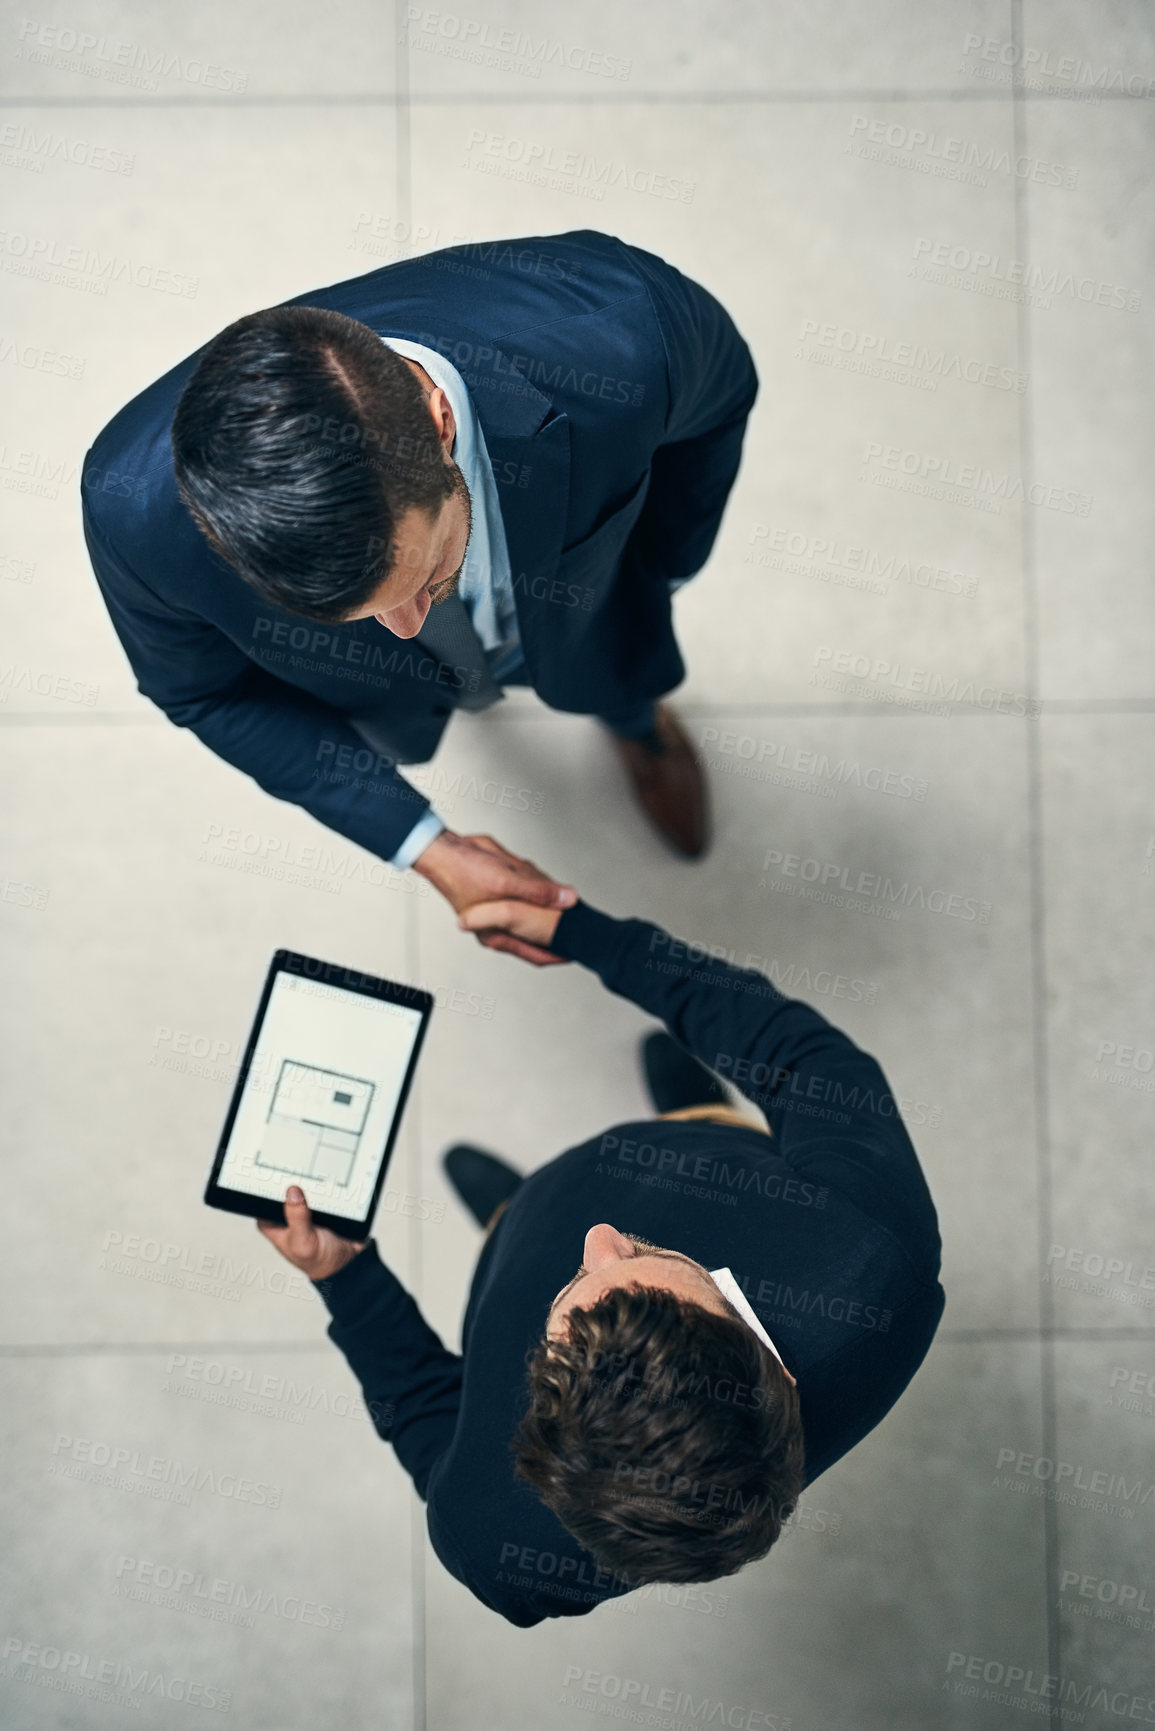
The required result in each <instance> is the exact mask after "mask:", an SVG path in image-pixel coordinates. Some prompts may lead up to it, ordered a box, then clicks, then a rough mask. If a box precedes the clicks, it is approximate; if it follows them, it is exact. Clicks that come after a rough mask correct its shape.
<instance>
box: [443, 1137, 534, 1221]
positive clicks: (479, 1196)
mask: <svg viewBox="0 0 1155 1731" xmlns="http://www.w3.org/2000/svg"><path fill="white" fill-rule="evenodd" d="M441 1164H442V1166H443V1167H444V1168H445V1175H446V1177H447V1178H448V1179H449V1182H450V1183H451V1184H452V1186H453V1188H454V1190H456V1192H457V1194H458V1196H459V1197H460V1198H461V1200H462V1201H463V1202H464V1204H465V1206H466V1207H467V1208H468V1210H469V1212H470V1213H471V1214H472V1216H473V1218H474V1219H475V1220H476V1221H477V1224H478V1225H479V1226H486V1225H488V1223H489V1219H490V1216H491V1215H492V1214H493V1211H494V1209H495V1208H496V1207H497V1206H498V1205H499V1204H500V1203H502V1202H508V1201H509V1199H510V1197H511V1196H512V1195H513V1193H514V1191H515V1190H516V1189H517V1187H518V1185H519V1184H520V1183H521V1182H522V1177H521V1173H520V1172H515V1171H514V1169H513V1167H512V1166H507V1165H506V1163H505V1161H504V1160H499V1159H498V1158H497V1155H496V1154H486V1153H485V1152H484V1151H483V1150H482V1149H480V1148H470V1147H469V1146H468V1144H466V1143H463V1142H459V1143H457V1144H456V1145H455V1146H454V1147H453V1148H450V1149H448V1150H447V1151H446V1152H445V1153H444V1154H443V1155H442V1156H441Z"/></svg>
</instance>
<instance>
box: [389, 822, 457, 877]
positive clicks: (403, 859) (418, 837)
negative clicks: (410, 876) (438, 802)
mask: <svg viewBox="0 0 1155 1731" xmlns="http://www.w3.org/2000/svg"><path fill="white" fill-rule="evenodd" d="M444 829H445V824H444V822H443V820H442V819H441V818H439V817H438V815H437V813H436V812H435V811H427V812H426V813H425V816H424V817H421V818H418V820H417V822H416V823H415V824H414V826H413V828H412V829H411V830H410V831H409V834H408V835H407V836H406V837H405V840H404V841H403V842H402V843H401V846H400V847H399V848H398V849H397V852H396V853H395V854H394V855H393V858H392V860H391V862H390V863H391V864H392V865H394V866H395V867H396V868H397V870H398V871H399V872H403V871H406V870H407V869H408V867H409V866H411V865H412V864H413V861H414V860H415V859H420V858H421V855H422V854H423V853H424V852H425V849H426V848H427V847H428V846H429V844H430V842H431V841H436V840H437V837H438V836H439V835H440V834H441V833H442V831H443V830H444Z"/></svg>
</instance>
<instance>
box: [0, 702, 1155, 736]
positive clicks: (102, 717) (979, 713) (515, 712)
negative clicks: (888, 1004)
mask: <svg viewBox="0 0 1155 1731" xmlns="http://www.w3.org/2000/svg"><path fill="white" fill-rule="evenodd" d="M1024 695H1026V694H1024ZM1036 701H1037V702H1038V710H1039V714H1040V715H1118V716H1123V715H1155V697H1053V698H1047V699H1037V700H1036ZM944 707H947V708H949V710H950V714H949V715H929V714H928V713H927V712H926V711H925V710H922V709H918V708H916V707H915V706H914V705H913V704H885V703H878V702H873V703H872V702H870V701H869V700H867V699H863V700H862V701H860V702H856V701H855V700H854V699H853V698H851V699H850V700H848V701H847V702H832V703H822V702H805V703H802V702H799V703H758V702H744V701H743V700H741V699H735V701H734V702H733V703H717V702H714V701H713V700H711V699H707V698H703V699H702V700H701V701H698V700H696V699H693V698H692V699H691V700H690V701H689V702H688V703H679V705H678V713H679V714H680V715H692V716H703V717H705V716H714V715H716V716H727V715H765V716H782V717H784V718H786V717H797V718H798V719H800V720H805V719H806V718H807V717H808V716H841V715H845V716H855V717H862V718H865V719H871V718H875V717H876V718H878V719H879V720H883V719H886V720H891V719H895V718H897V719H900V720H905V719H907V718H908V717H909V718H916V717H918V718H922V719H925V720H928V721H981V720H983V719H984V717H990V718H991V719H998V720H1000V721H1011V722H1013V721H1021V720H1023V719H1025V718H1024V717H1022V716H1018V715H1003V716H997V717H996V715H995V712H994V711H993V710H991V709H984V708H982V707H981V706H976V705H974V704H962V703H954V702H951V703H949V704H944ZM501 714H502V716H503V717H504V718H505V719H506V720H517V719H532V720H533V722H534V723H535V725H540V724H541V723H542V722H543V721H544V722H552V721H553V720H554V719H555V717H560V719H561V720H562V721H570V720H572V719H574V714H573V712H570V711H564V710H551V709H550V708H549V706H548V705H547V704H544V703H537V704H534V703H525V704H521V703H519V704H517V705H516V706H513V707H510V708H509V709H504V710H502V711H501ZM578 719H579V720H588V719H589V717H586V716H579V717H578ZM163 726H171V723H170V722H169V721H168V717H167V716H165V715H163V714H152V713H150V712H149V711H147V710H135V709H108V710H104V711H103V712H101V713H98V714H96V715H53V714H52V713H50V712H48V711H43V710H27V711H25V712H24V713H20V712H16V713H14V714H9V715H0V728H7V727H12V728H17V727H29V728H35V727H46V728H48V730H49V731H51V730H52V729H53V728H54V727H59V728H84V727H154V728H160V727H163Z"/></svg>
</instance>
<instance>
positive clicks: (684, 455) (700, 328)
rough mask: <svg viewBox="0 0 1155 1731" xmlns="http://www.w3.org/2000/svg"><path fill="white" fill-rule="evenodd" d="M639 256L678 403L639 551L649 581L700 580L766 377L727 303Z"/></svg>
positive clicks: (635, 542)
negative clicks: (697, 576) (760, 384)
mask: <svg viewBox="0 0 1155 1731" xmlns="http://www.w3.org/2000/svg"><path fill="white" fill-rule="evenodd" d="M629 251H630V256H631V258H632V260H633V262H634V264H635V265H636V267H637V268H638V270H639V271H640V272H641V275H642V277H643V279H644V281H645V283H646V288H647V291H648V293H649V297H650V302H651V305H652V306H653V308H654V313H655V316H656V318H657V321H658V327H659V329H660V331H661V336H662V343H663V347H664V349H665V356H666V371H667V376H668V380H669V396H670V409H669V416H668V419H667V423H666V429H665V433H664V435H663V438H662V441H661V443H660V444H659V445H658V447H657V449H656V450H655V452H654V456H653V462H652V465H651V473H650V486H649V491H648V493H647V495H646V502H645V505H644V507H643V509H642V514H641V516H640V517H639V519H638V522H637V524H636V525H635V528H634V530H633V533H632V536H631V548H630V551H631V554H632V555H633V557H634V559H635V561H636V562H637V563H638V564H639V565H640V567H641V568H642V570H643V571H644V572H645V574H646V575H647V576H650V577H653V578H657V579H662V578H664V579H667V580H669V579H671V578H686V577H692V576H693V575H694V573H695V572H697V571H700V570H701V568H702V566H703V565H704V564H705V563H706V560H707V558H708V557H709V555H710V552H711V549H712V548H713V545H714V541H715V540H716V538H717V534H718V530H719V528H720V526H721V522H722V515H723V512H724V510H725V507H726V501H727V499H728V498H729V495H730V491H731V489H732V488H733V485H734V482H735V480H736V478H737V475H738V469H739V466H740V463H741V459H742V442H743V438H744V436H745V431H746V420H747V417H748V416H749V414H750V410H751V409H752V408H753V406H754V400H755V398H756V396H757V394H758V374H757V372H756V370H755V367H754V361H753V358H752V356H751V354H750V350H749V348H748V347H747V345H746V342H745V341H744V339H743V338H742V336H741V335H740V333H739V331H738V329H737V326H736V325H735V324H734V321H733V319H732V318H731V317H730V315H729V313H728V312H727V311H726V309H725V307H724V306H723V305H722V304H721V302H720V301H719V300H717V299H716V298H715V297H714V296H713V295H712V294H710V293H709V291H708V290H706V289H704V288H702V286H701V285H700V284H699V283H696V282H694V281H692V279H691V278H689V277H687V276H684V275H683V274H682V272H681V271H679V270H676V269H675V268H674V266H673V265H670V264H667V263H666V262H665V261H664V260H663V259H659V258H657V257H655V256H654V254H652V253H648V252H644V251H643V250H642V249H641V248H639V247H631V248H630V249H629Z"/></svg>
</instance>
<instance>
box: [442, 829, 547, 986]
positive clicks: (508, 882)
mask: <svg viewBox="0 0 1155 1731" xmlns="http://www.w3.org/2000/svg"><path fill="white" fill-rule="evenodd" d="M413 869H414V871H416V872H420V874H421V876H422V877H424V878H428V879H429V882H430V883H431V884H432V885H433V887H434V889H437V890H440V892H441V894H442V895H443V896H444V897H445V899H446V901H447V902H449V904H450V906H451V907H452V908H453V909H454V911H455V913H456V914H457V915H458V920H457V923H458V925H459V926H460V927H461V929H462V931H466V932H474V933H475V934H476V936H477V941H478V943H480V944H484V946H485V947H486V949H488V950H504V951H505V952H506V954H507V955H511V956H520V957H521V959H522V961H523V962H530V963H532V964H533V966H534V967H536V968H544V967H556V966H558V964H559V963H561V962H564V961H565V957H564V956H555V955H552V954H551V953H550V951H549V949H548V948H547V947H546V946H547V945H548V944H549V943H550V940H551V939H552V937H553V934H554V932H555V931H556V929H557V922H558V920H559V919H560V918H561V911H562V909H563V908H571V907H572V906H573V905H574V903H575V902H576V901H577V899H578V895H577V891H576V890H575V889H574V888H573V886H572V885H570V884H559V883H555V881H554V880H553V878H550V877H547V876H546V875H545V873H544V872H543V871H539V869H538V868H537V866H535V865H534V863H533V861H532V860H527V859H521V858H520V857H519V855H517V854H515V853H510V851H509V849H508V848H504V847H502V845H501V843H500V842H496V841H494V839H493V837H492V836H490V835H455V834H454V833H453V831H451V830H444V831H442V833H441V834H440V835H439V836H437V837H435V839H434V840H433V841H431V842H430V844H429V846H428V847H427V848H426V849H425V852H424V853H422V854H419V855H418V857H417V859H416V860H415V861H414V862H413Z"/></svg>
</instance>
